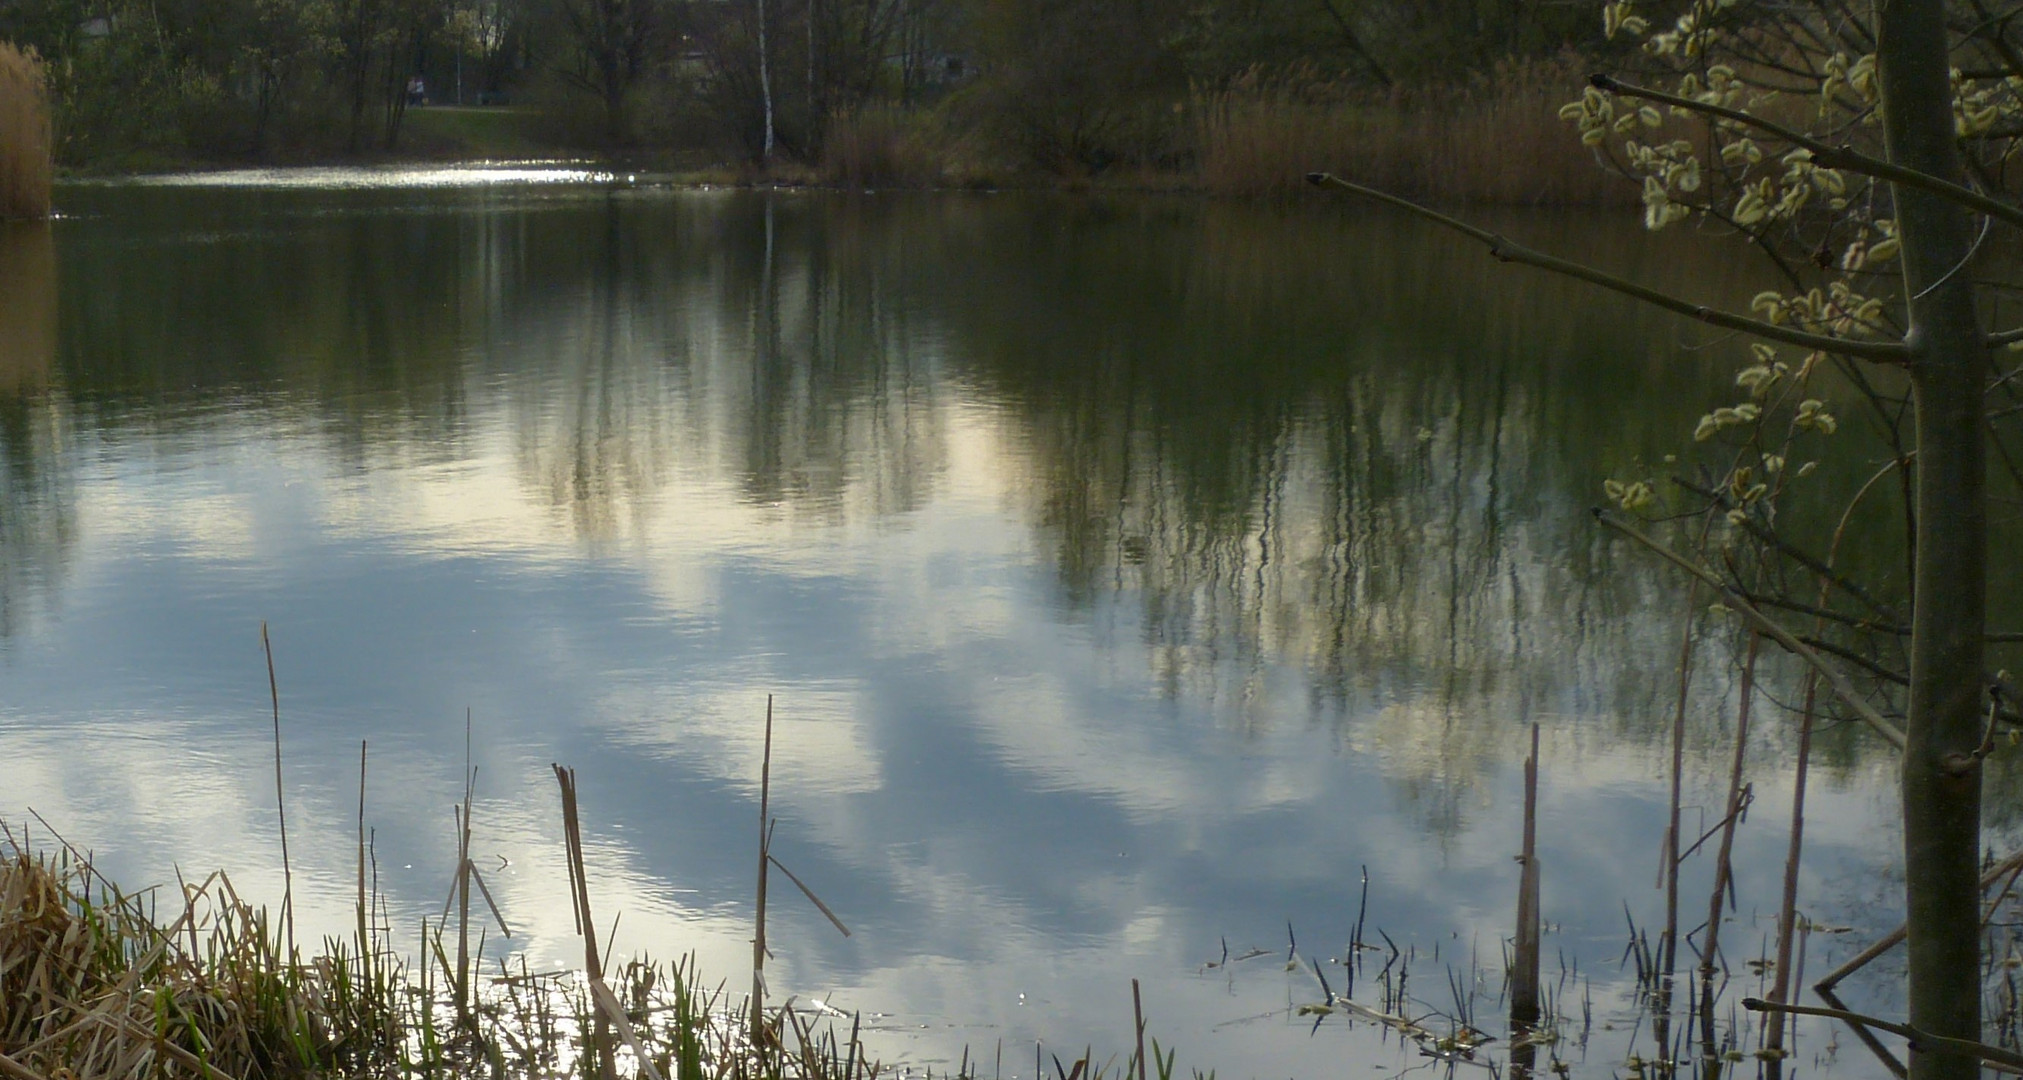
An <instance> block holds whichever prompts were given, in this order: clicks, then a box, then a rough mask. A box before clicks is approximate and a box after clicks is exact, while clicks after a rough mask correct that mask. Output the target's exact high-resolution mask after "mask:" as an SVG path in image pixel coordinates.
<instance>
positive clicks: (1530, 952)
mask: <svg viewBox="0 0 2023 1080" xmlns="http://www.w3.org/2000/svg"><path fill="white" fill-rule="evenodd" d="M1518 862H1519V864H1520V865H1521V866H1522V867H1523V869H1522V870H1520V871H1519V872H1518V883H1517V926H1516V933H1515V937H1516V940H1515V943H1514V945H1513V947H1512V949H1511V961H1510V967H1511V972H1510V1074H1511V1076H1512V1077H1513V1078H1515V1080H1524V1078H1526V1077H1529V1076H1531V1075H1532V1069H1533V1067H1534V1066H1535V1065H1536V1064H1537V1062H1538V1043H1537V1042H1536V1041H1535V1040H1534V1039H1532V1038H1531V1037H1530V1036H1531V1033H1532V1030H1533V1029H1534V1028H1535V1027H1536V1026H1537V1025H1538V1018H1539V1003H1538V962H1539V952H1540V949H1539V935H1540V930H1541V925H1540V922H1539V917H1538V889H1539V865H1538V725H1537V724H1533V725H1531V755H1530V756H1529V757H1526V758H1525V759H1524V849H1523V854H1522V855H1520V856H1519V857H1518Z"/></svg>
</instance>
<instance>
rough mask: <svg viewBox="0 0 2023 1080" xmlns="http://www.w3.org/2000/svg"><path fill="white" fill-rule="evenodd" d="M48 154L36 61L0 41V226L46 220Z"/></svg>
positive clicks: (42, 89)
mask: <svg viewBox="0 0 2023 1080" xmlns="http://www.w3.org/2000/svg"><path fill="white" fill-rule="evenodd" d="M49 152H50V128H49V100H48V96H47V93H46V89H45V83H44V80H43V72H42V61H41V60H40V59H39V58H38V57H37V56H36V55H35V53H34V51H33V50H23V49H19V48H16V47H15V46H13V45H10V44H8V43H7V42H4V41H0V221H4V220H7V219H10V218H46V217H48V216H49V168H50V166H49Z"/></svg>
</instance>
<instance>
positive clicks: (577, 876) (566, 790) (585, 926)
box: [551, 765, 618, 1080]
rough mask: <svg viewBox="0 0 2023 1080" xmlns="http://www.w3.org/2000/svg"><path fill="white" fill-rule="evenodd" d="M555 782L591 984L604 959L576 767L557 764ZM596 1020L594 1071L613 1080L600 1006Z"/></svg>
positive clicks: (597, 980) (598, 976) (573, 901)
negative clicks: (578, 802)
mask: <svg viewBox="0 0 2023 1080" xmlns="http://www.w3.org/2000/svg"><path fill="white" fill-rule="evenodd" d="M551 768H553V769H554V770H555V782H556V783H557V784H558V785H560V786H561V788H562V834H563V839H564V842H565V843H566V845H567V849H568V856H569V900H570V904H571V906H572V907H573V908H574V909H575V913H576V932H577V933H578V934H581V935H582V936H583V971H584V974H586V975H588V976H589V977H590V982H591V984H592V985H593V986H594V985H596V984H598V983H601V982H603V981H604V961H603V957H602V955H601V954H600V953H599V952H598V951H597V925H596V923H595V922H593V921H592V920H591V917H590V883H589V880H588V878H587V877H586V875H585V874H584V871H583V829H582V826H581V824H580V823H579V820H578V818H577V815H576V770H575V769H565V768H563V767H562V766H560V765H553V766H551ZM592 1011H593V1012H594V1013H595V1016H596V1020H595V1022H594V1030H593V1031H592V1033H591V1052H592V1053H593V1054H594V1055H595V1056H596V1059H597V1073H598V1075H599V1076H601V1077H603V1080H614V1078H615V1077H616V1076H617V1075H618V1073H617V1063H616V1061H615V1060H614V1055H613V1054H612V1049H611V1031H610V1028H609V1026H608V1024H607V1022H606V1019H605V1015H604V1010H603V1009H593V1010H592Z"/></svg>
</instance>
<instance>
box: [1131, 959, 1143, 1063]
mask: <svg viewBox="0 0 2023 1080" xmlns="http://www.w3.org/2000/svg"><path fill="white" fill-rule="evenodd" d="M1131 1030H1132V1032H1133V1033H1134V1034H1135V1035H1136V1036H1137V1038H1138V1050H1137V1062H1138V1080H1145V1003H1144V1000H1143V999H1142V998H1140V997H1139V994H1138V980H1136V979H1132V980H1131Z"/></svg>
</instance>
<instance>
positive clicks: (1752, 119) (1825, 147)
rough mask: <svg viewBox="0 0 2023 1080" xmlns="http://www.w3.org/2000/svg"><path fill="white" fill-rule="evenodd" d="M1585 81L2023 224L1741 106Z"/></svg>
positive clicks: (1602, 79) (2015, 215)
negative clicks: (1753, 132) (1752, 131)
mask: <svg viewBox="0 0 2023 1080" xmlns="http://www.w3.org/2000/svg"><path fill="white" fill-rule="evenodd" d="M1588 82H1589V83H1590V84H1591V85H1593V86H1594V87H1595V89H1597V90H1607V91H1608V92H1610V93H1612V94H1621V95H1623V96H1624V97H1631V98H1643V99H1644V100H1646V101H1655V102H1658V103H1660V104H1663V105H1670V106H1672V107H1673V108H1678V109H1686V110H1689V111H1692V112H1698V113H1706V114H1707V115H1709V116H1718V117H1720V118H1721V119H1723V120H1733V121H1734V122H1736V123H1738V124H1742V125H1744V126H1747V127H1753V128H1755V129H1756V130H1758V131H1767V132H1769V133H1770V134H1772V135H1775V136H1777V137H1778V138H1780V139H1783V140H1784V141H1786V142H1788V143H1791V144H1792V145H1794V146H1798V147H1801V148H1803V149H1805V150H1809V151H1811V152H1812V160H1813V163H1814V164H1816V165H1824V166H1826V167H1827V168H1829V169H1846V170H1848V171H1849V172H1857V173H1861V174H1863V175H1865V176H1873V177H1875V178H1876V179H1878V180H1887V181H1889V182H1890V183H1892V184H1902V185H1903V186H1905V187H1914V188H1919V189H1921V190H1924V191H1929V192H1931V193H1932V194H1934V195H1937V196H1939V197H1940V198H1944V199H1950V200H1951V201H1953V202H1956V203H1959V204H1960V205H1962V206H1965V207H1967V208H1969V209H1971V210H1978V211H1980V212H1981V213H1983V214H1986V215H1988V216H1989V217H1991V218H1998V219H2000V220H2002V221H2006V222H2008V223H2009V224H2011V225H2014V226H2017V227H2018V228H2023V209H2019V208H2017V207H2015V206H2011V205H2010V204H2008V203H2005V202H2003V201H2001V200H2000V199H1993V198H1989V197H1988V196H1986V195H1983V194H1981V193H1980V192H1978V191H1975V190H1974V189H1973V188H1970V187H1967V186H1965V185H1963V184H1955V183H1952V182H1951V181H1947V180H1941V179H1939V178H1938V177H1936V176H1932V175H1929V174H1927V173H1921V172H1919V171H1917V170H1916V169H1907V168H1905V167H1903V166H1902V165H1896V164H1892V163H1890V162H1887V161H1884V160H1882V159H1881V158H1874V157H1870V156H1868V155H1867V154H1864V153H1861V152H1860V151H1858V150H1856V149H1855V148H1854V147H1852V146H1833V145H1831V144H1829V143H1823V142H1821V141H1819V140H1818V139H1815V138H1813V137H1812V136H1810V135H1807V134H1805V133H1804V132H1800V131H1794V130H1792V129H1791V128H1788V127H1785V126H1784V125H1782V124H1779V123H1775V122H1773V121H1770V120H1765V119H1763V118H1762V117H1760V116H1757V115H1755V114H1753V113H1749V112H1745V111H1743V110H1741V109H1731V108H1729V107H1728V106H1726V105H1713V104H1709V103H1707V102H1704V101H1695V100H1693V99H1692V98H1688V97H1680V96H1679V95H1677V94H1667V93H1665V92H1664V91H1662V90H1649V89H1646V88H1644V87H1641V86H1634V85H1631V84H1630V83H1626V82H1623V81H1622V80H1620V79H1617V78H1616V77H1615V76H1613V75H1590V76H1588Z"/></svg>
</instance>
